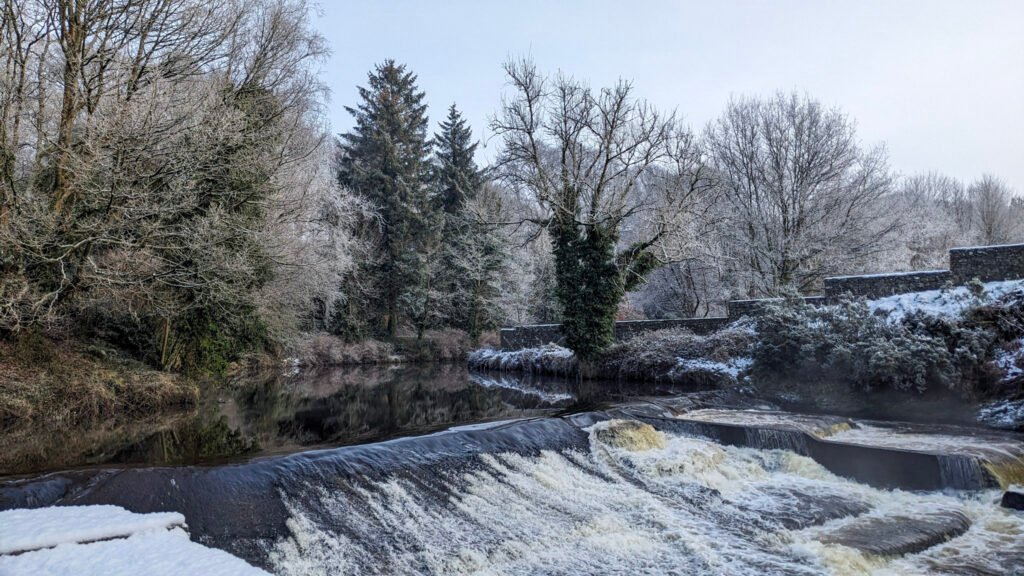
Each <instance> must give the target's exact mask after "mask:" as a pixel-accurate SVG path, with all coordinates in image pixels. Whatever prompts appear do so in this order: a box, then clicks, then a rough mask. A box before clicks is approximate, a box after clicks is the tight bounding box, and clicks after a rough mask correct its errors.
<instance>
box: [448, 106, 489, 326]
mask: <svg viewBox="0 0 1024 576" xmlns="http://www.w3.org/2000/svg"><path fill="white" fill-rule="evenodd" d="M476 147H477V143H476V142H474V141H473V132H472V130H471V129H470V128H469V126H468V125H467V124H466V121H465V119H464V118H463V117H462V114H460V113H459V111H458V109H457V108H456V107H455V105H454V104H452V105H451V107H449V108H448V117H447V118H446V119H445V120H444V121H443V122H442V123H441V125H440V131H439V132H438V133H436V134H435V135H434V186H435V205H436V206H437V207H438V209H439V210H440V212H441V213H442V214H443V218H444V224H443V229H442V249H441V251H440V261H439V262H438V264H439V266H437V273H438V276H439V277H438V278H437V279H436V280H435V285H436V286H439V287H440V292H442V293H443V294H444V295H445V298H444V300H443V303H444V304H445V306H444V308H445V309H446V310H447V312H446V313H444V314H443V316H444V317H445V319H446V321H447V324H448V325H449V326H452V327H454V328H458V329H461V330H465V331H466V332H469V334H470V335H471V336H472V337H473V338H476V337H478V336H479V335H480V333H481V332H483V331H484V330H488V329H491V328H493V327H494V326H495V325H496V324H497V306H495V305H494V300H495V298H496V297H497V292H498V288H497V278H496V275H497V272H498V270H500V268H501V267H502V264H503V255H502V250H501V243H500V241H499V240H498V239H497V238H496V237H495V236H494V234H493V232H491V231H489V230H488V229H487V228H486V226H485V225H483V224H482V223H481V222H479V221H478V218H476V217H475V215H474V214H473V211H474V209H477V210H479V209H482V208H484V207H482V206H479V205H478V203H477V202H476V201H477V199H478V196H479V194H480V191H481V189H482V188H483V183H484V173H483V171H482V170H480V169H479V168H478V167H477V164H476V161H475V160H474V155H475V153H476ZM492 205H493V204H492Z"/></svg>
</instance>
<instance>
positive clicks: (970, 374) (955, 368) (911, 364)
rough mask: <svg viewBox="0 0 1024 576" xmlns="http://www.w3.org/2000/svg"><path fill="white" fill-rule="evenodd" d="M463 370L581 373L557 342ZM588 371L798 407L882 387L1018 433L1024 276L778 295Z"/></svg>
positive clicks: (625, 348) (491, 353)
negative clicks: (838, 296)
mask: <svg viewBox="0 0 1024 576" xmlns="http://www.w3.org/2000/svg"><path fill="white" fill-rule="evenodd" d="M469 365H470V368H473V369H481V370H499V371H508V372H516V371H522V372H529V373H542V374H554V375H565V374H575V373H576V372H577V370H578V368H577V366H578V363H577V362H576V359H575V357H574V356H573V354H572V352H571V351H570V350H567V349H565V348H562V347H559V346H556V345H554V344H549V345H547V346H543V347H538V348H530V349H525V350H516V351H508V350H489V349H488V350H478V351H476V352H474V353H472V354H471V355H470V357H469ZM591 369H592V371H591V372H590V373H589V374H588V376H590V377H594V378H598V379H606V380H626V381H644V382H665V383H672V384H681V385H687V386H690V385H692V386H699V387H727V386H735V385H738V384H741V383H742V384H744V385H746V384H750V385H753V386H754V387H756V388H758V389H759V390H761V392H762V393H763V394H764V395H766V396H771V397H774V396H777V397H779V398H783V399H793V400H794V401H796V402H797V403H811V404H818V403H820V402H826V403H830V402H831V401H832V400H839V403H844V402H846V401H847V400H856V401H858V402H860V401H862V400H864V399H865V398H867V395H875V396H877V394H878V393H881V392H891V393H894V394H896V395H902V396H901V398H905V399H906V400H908V401H910V400H914V399H920V398H921V397H922V395H924V394H925V393H927V394H930V395H931V399H932V400H936V399H937V396H946V397H949V400H950V401H951V402H953V403H954V404H957V405H963V406H964V407H966V408H967V410H965V411H964V412H965V413H976V412H977V411H978V405H979V404H984V403H988V405H989V406H990V407H991V409H983V410H982V411H981V413H979V414H978V416H979V420H980V421H981V422H984V423H987V424H989V425H996V424H995V423H996V422H997V421H998V426H999V427H1004V428H1005V427H1009V428H1022V427H1024V420H1022V414H1024V412H1022V411H1021V410H1020V409H1019V406H1017V404H1019V403H1020V401H1022V399H1024V281H1021V280H1014V281H1000V282H988V283H978V282H974V283H972V284H970V285H968V286H960V287H950V288H946V289H942V290H928V291H923V292H916V293H909V294H900V295H896V296H888V297H884V298H878V299H875V300H869V301H858V300H854V301H844V302H838V303H835V304H832V305H827V306H814V305H811V304H808V303H806V302H804V301H802V300H800V299H794V300H780V301H778V302H777V303H774V304H772V305H770V306H767V307H766V309H765V311H764V313H763V314H760V315H758V316H757V317H755V318H754V319H742V320H740V321H737V322H735V323H733V324H731V325H729V326H727V327H725V328H723V329H722V330H719V331H718V332H715V333H712V334H708V335H697V334H693V333H690V332H687V331H685V330H681V329H670V330H661V331H656V332H649V333H646V334H641V335H639V336H636V337H635V338H633V339H632V340H630V341H627V342H623V343H620V344H617V345H615V346H613V347H612V348H610V349H609V350H608V351H607V352H606V353H605V354H604V355H603V356H602V357H601V358H599V359H598V360H597V361H595V362H594V363H593V365H592V367H591ZM943 402H945V400H943ZM861 403H863V402H861ZM833 404H835V403H830V406H832V407H833V408H835V406H834V405H833ZM892 416H894V417H899V414H893V415H892ZM907 417H909V416H907ZM958 421H959V420H958Z"/></svg>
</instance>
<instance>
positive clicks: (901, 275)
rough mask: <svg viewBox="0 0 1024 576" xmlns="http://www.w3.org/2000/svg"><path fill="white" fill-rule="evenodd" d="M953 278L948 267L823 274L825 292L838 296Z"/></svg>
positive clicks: (914, 287)
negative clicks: (891, 272) (856, 274)
mask: <svg viewBox="0 0 1024 576" xmlns="http://www.w3.org/2000/svg"><path fill="white" fill-rule="evenodd" d="M952 280H953V274H952V273H951V272H950V271H949V270H928V271H924V272H897V273H895V274H868V275H865V276H836V277H834V278H825V282H824V284H825V296H826V297H828V298H838V297H839V296H843V295H844V294H851V295H853V296H863V297H865V298H881V297H882V296H892V295H893V294H905V293H907V292H922V291H924V290H938V289H939V288H942V287H943V286H945V285H946V284H948V283H949V282H951V281H952Z"/></svg>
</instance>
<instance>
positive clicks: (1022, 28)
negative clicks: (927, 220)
mask: <svg viewBox="0 0 1024 576" xmlns="http://www.w3.org/2000/svg"><path fill="white" fill-rule="evenodd" d="M320 7H321V9H322V16H321V17H319V18H318V19H317V25H318V27H319V28H320V30H321V31H322V33H323V34H324V36H326V37H327V39H328V41H329V42H330V44H331V48H332V50H333V54H332V56H331V59H330V61H329V62H327V63H326V64H325V66H324V78H325V79H326V80H327V82H328V84H329V86H330V88H331V91H332V97H331V103H330V113H329V117H330V121H331V125H332V130H333V131H334V132H339V131H345V130H347V129H348V128H350V127H351V124H352V121H351V118H350V117H349V115H348V114H347V113H346V112H345V111H344V109H343V108H342V106H344V105H351V104H353V103H355V102H356V99H357V96H356V86H357V85H365V84H366V73H367V71H369V70H370V69H371V68H372V67H373V65H374V64H375V63H378V62H381V61H383V60H384V59H386V58H394V59H395V60H397V61H399V62H402V63H405V64H407V65H408V66H409V67H410V68H411V69H412V70H413V71H414V72H415V73H416V74H417V75H418V76H419V85H420V88H421V89H423V90H425V91H426V93H427V99H428V103H429V105H430V117H431V121H432V124H433V126H432V128H431V131H433V130H434V128H435V127H436V122H437V120H439V119H440V118H441V117H442V116H443V115H444V112H445V109H446V108H447V107H448V105H449V104H450V103H452V102H455V103H456V104H457V105H458V106H459V108H461V109H462V110H463V111H464V113H465V115H466V117H467V118H468V120H469V121H470V123H471V124H472V125H473V129H474V132H475V134H476V136H477V137H478V138H479V139H481V140H484V141H486V139H487V136H488V131H487V129H486V128H487V119H488V116H489V115H491V114H493V113H494V111H495V109H496V108H497V106H498V103H499V99H500V95H501V93H502V90H503V88H504V78H503V75H502V71H501V63H502V62H503V61H504V60H505V59H507V58H508V57H509V56H513V57H518V56H526V55H529V56H532V57H533V59H534V60H535V61H536V63H537V64H538V66H539V67H540V68H541V69H542V70H545V71H551V72H554V71H556V70H562V71H564V72H565V73H568V74H571V75H573V76H575V77H577V78H579V79H582V80H586V81H588V82H590V83H591V85H593V86H603V85H607V84H609V83H611V82H613V81H614V80H615V79H616V78H619V77H622V78H626V79H630V80H632V81H633V82H634V84H635V87H636V93H637V94H638V95H639V96H642V97H644V98H646V99H648V100H649V101H651V102H653V103H654V104H656V105H657V106H659V107H661V108H674V109H677V110H678V111H679V112H680V113H681V114H682V115H683V116H684V117H685V119H686V120H687V122H688V123H689V124H690V125H691V126H693V127H694V129H695V130H700V129H702V128H703V127H704V125H705V124H706V123H707V122H708V121H709V120H711V119H713V118H715V117H716V116H717V115H718V114H719V113H720V112H721V111H722V110H723V108H724V106H725V104H726V102H727V101H728V99H729V97H730V96H731V95H748V94H771V93H773V92H775V91H776V90H785V91H789V90H794V89H795V90H799V91H801V92H807V93H809V94H810V95H811V96H813V97H815V98H817V99H819V100H821V101H822V102H825V103H826V104H829V105H836V106H839V107H841V108H843V109H844V110H845V111H846V112H847V113H849V114H850V115H851V116H852V117H853V118H855V119H856V120H857V122H858V125H859V134H860V137H861V139H862V140H863V141H864V142H865V143H868V144H870V143H875V142H880V141H881V142H885V143H886V145H887V146H888V149H889V153H890V160H891V164H892V166H893V168H894V169H896V170H897V171H899V172H901V173H904V174H912V173H916V172H922V171H927V170H937V171H940V172H943V173H946V174H949V175H951V176H955V177H958V178H962V179H965V180H972V179H974V178H975V177H977V176H980V175H981V174H982V173H993V174H995V175H997V176H999V177H1001V178H1003V179H1004V180H1006V181H1007V182H1008V183H1009V184H1010V186H1012V187H1013V188H1014V189H1015V190H1016V191H1017V192H1018V193H1019V194H1024V0H976V1H966V0H964V1H945V0H944V1H937V0H932V1H925V0H918V1H906V0H845V1H810V0H790V1H758V2H755V1H738V0H734V1H712V0H707V1H704V2H693V1H668V0H662V1H647V0H632V1H619V2H614V1H597V0H595V1H583V0H573V1H555V0H548V1H544V0H525V1H515V2H496V1H494V2H492V1H487V0H475V1H474V0H458V1H440V0H435V1H432V2H427V1H422V0H421V1H416V0H373V1H354V0H344V1H343V0H335V1H328V0H321V5H320ZM490 144H491V146H490V149H489V150H486V151H485V152H484V153H485V155H486V156H487V157H490V156H491V155H492V154H493V150H494V147H495V146H497V144H498V143H497V141H492V142H491V143H490Z"/></svg>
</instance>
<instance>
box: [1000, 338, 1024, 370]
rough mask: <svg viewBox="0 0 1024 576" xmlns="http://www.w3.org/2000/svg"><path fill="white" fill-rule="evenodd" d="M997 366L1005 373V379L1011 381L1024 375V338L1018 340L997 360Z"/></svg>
mask: <svg viewBox="0 0 1024 576" xmlns="http://www.w3.org/2000/svg"><path fill="white" fill-rule="evenodd" d="M995 364H996V366H999V368H1000V369H1001V370H1002V371H1003V374H1004V376H1003V379H1004V380H1010V379H1013V378H1016V377H1018V376H1020V375H1021V374H1024V368H1022V367H1024V336H1021V337H1020V338H1018V339H1017V341H1016V342H1014V343H1012V344H1011V345H1010V346H1009V347H1007V349H1006V350H1003V351H1001V352H999V353H998V354H997V355H996V358H995Z"/></svg>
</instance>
